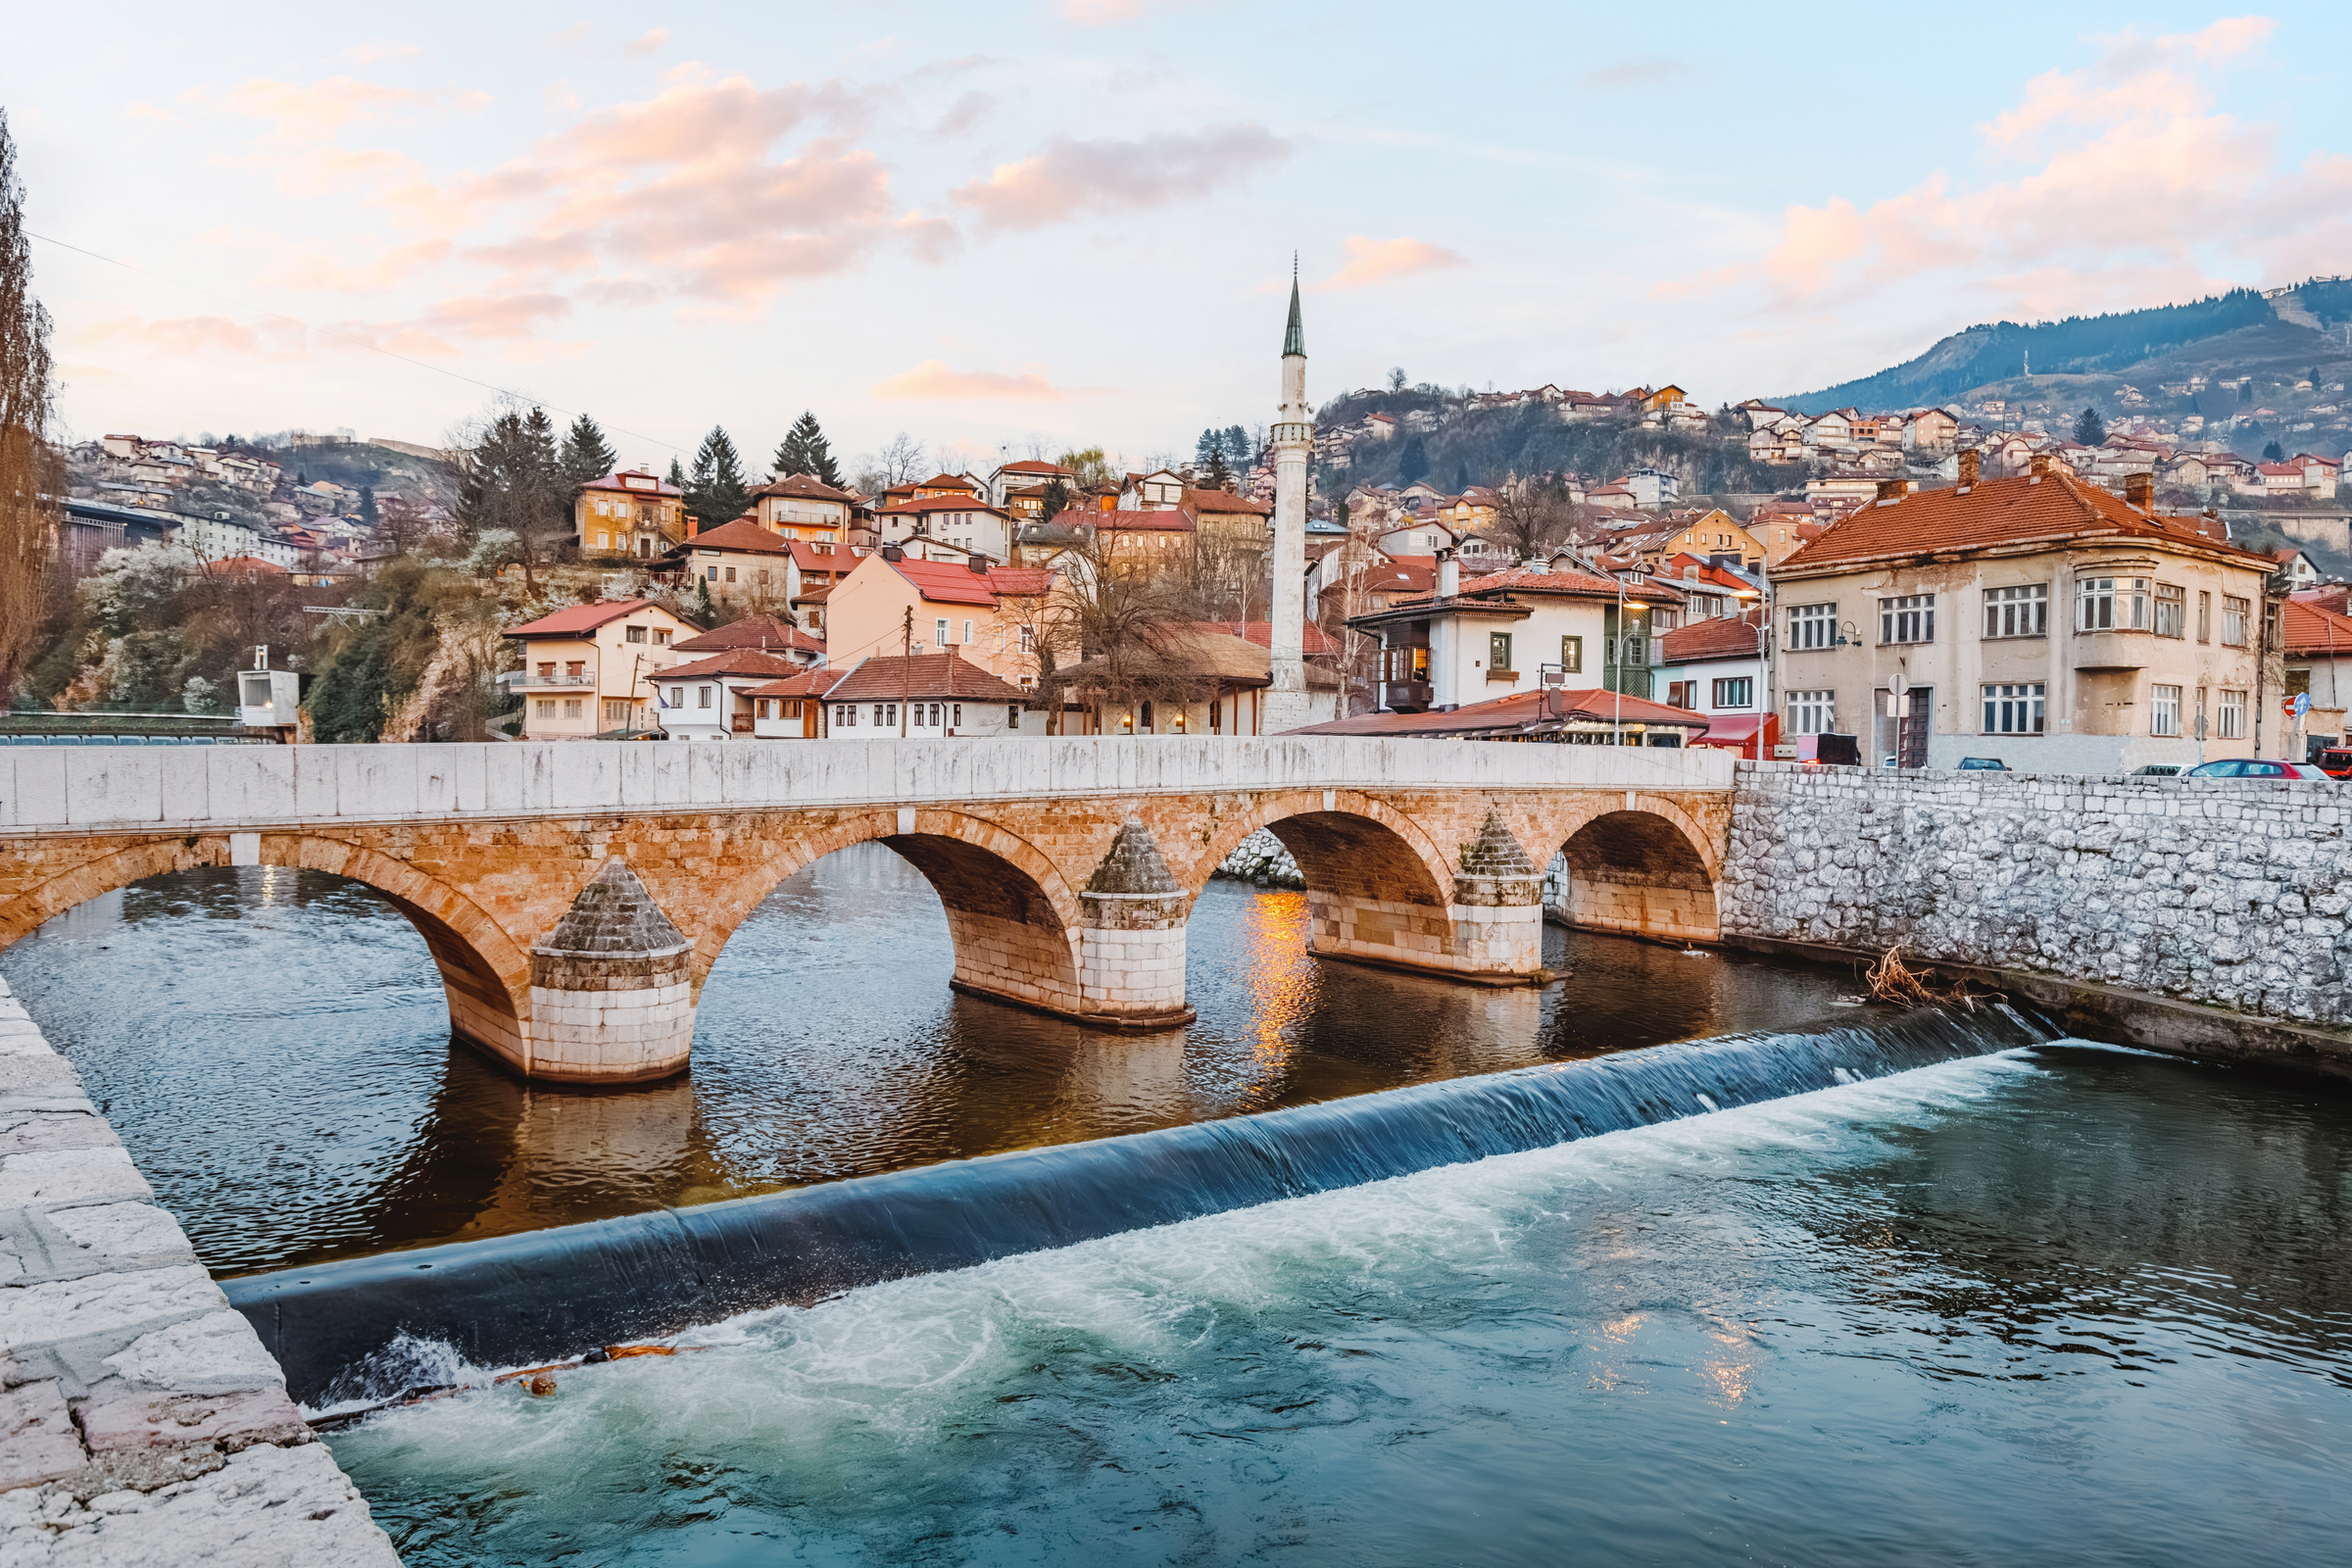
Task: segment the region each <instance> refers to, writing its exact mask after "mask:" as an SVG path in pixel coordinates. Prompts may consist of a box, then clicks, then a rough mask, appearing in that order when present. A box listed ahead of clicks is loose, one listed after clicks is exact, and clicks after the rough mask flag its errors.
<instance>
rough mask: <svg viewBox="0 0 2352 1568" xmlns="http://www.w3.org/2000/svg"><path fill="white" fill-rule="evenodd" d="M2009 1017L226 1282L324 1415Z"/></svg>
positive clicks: (1747, 1048) (2034, 1030) (1683, 1048)
mask: <svg viewBox="0 0 2352 1568" xmlns="http://www.w3.org/2000/svg"><path fill="white" fill-rule="evenodd" d="M2052 1038H2055V1031H2053V1030H2050V1029H2048V1028H2047V1027H2046V1026H2044V1025H2042V1024H2040V1023H2038V1022H2036V1021H2034V1020H2031V1019H2029V1018H2028V1017H2026V1016H2025V1015H2023V1014H2021V1013H2019V1012H2017V1011H2015V1010H2013V1009H2011V1008H2009V1007H2007V1006H2006V1005H1993V1006H1991V1007H1987V1008H1983V1009H1980V1010H1977V1011H1975V1012H1974V1013H1972V1014H1970V1015H1969V1016H1966V1017H1956V1016H1953V1015H1951V1014H1949V1013H1947V1012H1944V1011H1941V1010H1923V1011H1919V1012H1914V1013H1911V1014H1909V1015H1906V1016H1904V1017H1902V1018H1899V1019H1896V1020H1893V1021H1891V1022H1888V1023H1886V1024H1883V1025H1878V1026H1874V1027H1871V1028H1868V1029H1835V1030H1828V1031H1821V1032H1813V1033H1787V1034H1773V1035H1757V1036H1735V1037H1727V1038H1723V1039H1718V1040H1710V1041H1702V1042H1696V1043H1691V1044H1685V1045H1674V1046H1660V1047H1654V1048H1651V1049H1649V1050H1644V1051H1634V1052H1627V1053H1624V1054H1618V1055H1611V1056H1600V1057H1594V1058H1592V1059H1588V1060H1581V1061H1573V1062H1566V1063H1561V1064H1557V1065H1546V1066H1542V1067H1531V1068H1522V1069H1519V1070H1516V1071H1511V1072H1504V1073H1497V1074H1493V1075H1489V1076H1485V1077H1478V1078H1466V1079H1456V1080H1453V1081H1450V1082H1446V1083H1441V1084H1430V1085H1423V1086H1418V1087H1414V1088H1409V1089H1400V1090H1392V1091H1389V1092H1387V1093H1384V1094H1376V1095H1366V1096H1362V1097H1359V1098H1355V1099H1351V1100H1345V1101H1334V1102H1327V1103H1320V1104H1314V1105H1306V1106H1299V1107H1296V1108H1293V1109H1288V1110H1280V1111H1273V1112H1268V1113H1266V1114H1263V1115H1257V1116H1245V1117H1235V1118H1232V1119H1229V1120H1224V1121H1216V1122H1206V1123H1198V1124H1194V1125H1191V1126H1185V1127H1175V1128H1168V1129H1164V1130H1161V1131H1155V1132H1149V1133H1140V1134H1136V1135H1133V1136H1130V1137H1124V1138H1112V1139H1104V1140H1102V1141H1099V1142H1096V1143H1090V1144H1077V1145H1065V1146H1062V1147H1059V1148H1054V1149H1045V1150H1034V1151H1027V1152H1018V1153H1008V1154H999V1155H992V1156H989V1157H986V1158H981V1159H973V1160H964V1161H956V1162H953V1163H947V1164H940V1165H932V1166H925V1167H922V1168H919V1169H914V1170H906V1171H899V1172H894V1173H891V1174H888V1175H883V1176H873V1177H865V1178H860V1179H857V1180H851V1181H844V1182H838V1183H833V1184H830V1185H826V1186H820V1187H814V1188H808V1189H803V1190H801V1191H798V1192H792V1193H784V1194H779V1195H775V1196H773V1197H764V1198H753V1199H743V1200H738V1201H731V1202H721V1203H712V1204H708V1205H705V1206H701V1207H693V1208H679V1209H662V1210H660V1211H657V1212H653V1213H647V1214H641V1215H632V1216H629V1217H627V1218H622V1219H614V1220H605V1221H599V1222H597V1223H594V1224H588V1225H577V1226H569V1227H564V1228H560V1229H553V1230H544V1231H537V1232H532V1233H530V1234H527V1235H521V1236H515V1237H507V1238H502V1239H498V1240H494V1241H484V1242H474V1243H467V1244H463V1245H459V1246H450V1247H438V1248H430V1249H424V1250H416V1251H405V1252H395V1253H390V1254H384V1255H379V1256H375V1257H368V1258H356V1259H352V1260H349V1261H344V1262H335V1263H325V1264H319V1265H314V1266H310V1267H305V1268H298V1269H289V1270H284V1271H280V1272H277V1273H272V1274H264V1275H256V1276H251V1277H248V1278H244V1279H237V1280H230V1281H227V1282H225V1284H224V1286H223V1289H224V1290H225V1291H226V1293H227V1295H228V1298H229V1300H230V1302H231V1304H233V1305H234V1306H235V1307H236V1308H237V1309H238V1310H239V1311H241V1312H243V1313H244V1314H245V1316H246V1317H247V1318H248V1319H249V1320H250V1321H251V1322H252V1324H253V1325H254V1328H255V1329H256V1331H257V1332H258V1333H259V1335H260V1337H261V1340H262V1343H263V1344H264V1345H265V1346H266V1347H267V1348H269V1349H270V1353H271V1354H272V1355H274V1356H275V1357H276V1358H277V1361H278V1363H279V1364H280V1365H281V1366H282V1367H283V1368H284V1370H285V1373H286V1378H287V1386H288V1389H289V1391H290V1392H291V1393H292V1394H293V1395H294V1397H297V1398H299V1399H302V1400H303V1401H305V1402H306V1403H309V1404H311V1405H313V1406H314V1407H316V1406H319V1405H320V1404H323V1403H328V1402H334V1401H341V1400H348V1399H359V1398H365V1397H384V1396H388V1395H393V1394H397V1393H399V1392H400V1389H401V1385H402V1382H403V1373H402V1361H401V1357H400V1356H399V1355H398V1353H397V1351H396V1349H395V1348H396V1347H397V1346H398V1345H399V1344H400V1343H402V1341H403V1340H404V1337H406V1338H410V1339H416V1340H425V1341H437V1342H441V1343H444V1344H446V1345H448V1346H449V1347H450V1348H452V1349H454V1350H455V1351H456V1352H457V1353H458V1354H459V1355H461V1356H463V1357H464V1358H465V1359H466V1361H467V1362H470V1363H472V1364H475V1365H483V1366H496V1365H507V1364H516V1363H522V1362H527V1361H532V1360H552V1359H560V1358H564V1357H568V1356H573V1355H578V1354H582V1353H584V1352H586V1351H588V1350H591V1349H593V1348H596V1347H599V1346H602V1345H608V1344H613V1343H617V1342H621V1341H627V1340H640V1339H649V1338H660V1337H664V1336H668V1335H672V1334H676V1333H679V1332H681V1331H682V1330H685V1329H687V1328H690V1327H692V1326H694V1325H696V1324H701V1323H709V1322H712V1321H715V1320H717V1319H720V1318H723V1317H727V1316H731V1315H733V1314H736V1313H740V1312H746V1311H752V1310H757V1309H760V1308H764V1307H770V1306H776V1305H781V1304H786V1303H807V1302H809V1301H813V1300H816V1299H821V1298H823V1297H826V1296H829V1295H832V1294H835V1293H838V1292H841V1291H845V1290H851V1289H855V1288H857V1287H859V1286H863V1285H870V1284H875V1283H879V1282H881V1281H885V1280H891V1279H899V1278H905V1277H907V1276H909V1275H914V1274H922V1273H930V1272H936V1271H940V1270H946V1269H956V1268H966V1267H971V1266H973V1265H975V1264H979V1263H984V1262H987V1261H990V1260H991V1259H995V1258H1000V1257H1006V1256H1011V1255H1014V1254H1017V1253H1022V1252H1030V1251H1038V1250H1047V1249H1052V1248H1058V1247H1067V1246H1070V1245H1072V1244H1074V1243H1078V1242H1084V1241H1090V1240H1094V1239H1097V1238H1100V1237H1104V1236H1110V1235H1115V1234H1118V1233H1121V1232H1125V1231H1132V1230H1138V1229H1144V1228H1147V1227H1152V1226H1157V1225H1167V1224H1173V1223H1176V1222H1179V1221H1182V1220H1189V1219H1198V1218H1201V1217H1202V1216H1204V1215H1210V1214H1216V1213H1222V1212H1227V1211H1230V1210H1233V1209H1238V1208H1244V1207H1250V1206H1253V1205H1256V1204H1261V1203H1268V1202H1274V1201H1280V1200H1283V1199H1290V1198H1299V1197H1304V1196H1308V1195H1311V1194H1315V1193H1324V1192H1331V1191H1335V1190H1337V1189H1341V1188H1346V1187H1352V1186H1357V1185H1361V1184H1363V1183H1366V1182H1374V1181H1381V1180H1385V1179H1388V1178H1391V1177H1396V1176H1403V1175H1409V1174H1411V1173H1413V1172H1416V1171H1422V1170H1428V1169H1431V1168H1434V1167H1437V1166H1441V1165H1451V1164H1459V1163H1463V1162H1467V1161H1471V1160H1477V1159H1484V1158H1487V1157H1489V1156H1491V1155H1495V1154H1506V1153H1516V1152H1525V1151H1530V1150H1537V1149H1544V1148H1548V1147H1551V1146H1554V1145H1557V1144H1561V1143H1565V1142H1569V1141H1571V1140H1575V1139H1579V1138H1588V1137H1593V1136H1596V1135H1598V1134H1602V1133H1609V1132H1618V1131H1624V1130H1627V1129H1630V1128H1635V1127H1642V1126H1650V1125H1655V1124H1657V1123H1661V1122H1667V1121H1673V1120H1676V1119H1679V1118H1682V1117H1687V1116H1693V1115H1701V1114H1706V1113H1708V1112H1710V1111H1714V1110H1718V1109H1727V1108H1730V1107H1733V1106H1738V1105H1752V1104H1758V1103H1764V1102H1767V1101H1772V1100H1777V1099H1782V1098H1785V1097H1787V1096H1789V1095H1796V1094H1803V1093H1807V1092H1809V1091H1813V1090H1819V1089H1827V1088H1832V1087H1835V1086H1837V1085H1840V1084H1849V1083H1855V1082H1859V1081H1862V1080H1864V1079H1870V1078H1877V1077H1884V1076H1886V1075H1887V1074H1890V1073H1896V1072H1902V1071H1907V1070H1910V1069H1912V1068H1916V1067H1924V1066H1928V1065H1932V1064H1934V1063H1936V1062H1943V1061H1952V1060H1957V1059H1961V1058H1964V1057H1968V1056H1975V1055H1983V1054H1989V1053H1993V1052H1998V1051H2004V1050H2011V1049H2015V1048H2018V1047H2022V1046H2029V1045H2034V1044H2037V1043H2041V1042H2044V1041H2047V1040H2049V1039H2052Z"/></svg>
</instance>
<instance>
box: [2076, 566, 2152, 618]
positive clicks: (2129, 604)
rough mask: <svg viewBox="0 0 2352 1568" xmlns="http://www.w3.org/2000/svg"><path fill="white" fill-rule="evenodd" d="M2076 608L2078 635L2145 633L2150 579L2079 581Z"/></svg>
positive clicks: (2085, 578)
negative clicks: (2095, 632)
mask: <svg viewBox="0 0 2352 1568" xmlns="http://www.w3.org/2000/svg"><path fill="white" fill-rule="evenodd" d="M2075 605H2076V609H2075V629H2076V630H2077V631H2146V630H2147V629H2148V579H2147V578H2145V577H2079V578H2077V579H2076V581H2075Z"/></svg>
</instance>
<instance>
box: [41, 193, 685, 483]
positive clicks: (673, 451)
mask: <svg viewBox="0 0 2352 1568" xmlns="http://www.w3.org/2000/svg"><path fill="white" fill-rule="evenodd" d="M25 234H26V235H28V236H29V237H31V238H33V239H37V240H39V241H40V242H41V243H42V244H44V245H54V246H56V247H57V248H58V249H59V250H61V251H72V252H73V254H74V255H76V256H87V257H88V258H89V259H90V260H91V261H93V262H104V263H106V265H107V266H109V267H120V268H122V269H123V270H124V271H126V272H136V273H138V274H139V275H140V276H142V277H152V278H154V279H155V280H156V281H157V282H159V283H170V284H172V286H173V287H174V288H184V289H186V290H187V291H188V292H189V293H191V294H201V295H203V296H204V297H205V298H206V299H212V300H219V301H220V302H221V304H223V305H233V306H235V307H236V308H237V309H238V310H240V311H256V312H259V313H260V314H261V315H263V316H266V317H273V318H275V319H278V320H281V321H292V322H293V323H294V324H295V325H296V326H299V327H301V328H302V329H303V330H304V331H306V332H316V333H318V334H319V335H320V336H321V337H329V338H333V339H334V340H335V341H336V342H338V343H348V344H350V345H351V346H352V347H354V348H361V349H366V350H368V352H369V353H370V354H381V355H382V356H383V357H384V358H385V359H388V360H398V361H399V362H400V363H401V364H403V365H413V366H415V367H416V368H417V369H419V370H430V371H432V372H433V373H434V374H435V375H446V376H448V377H449V378H450V379H451V380H453V381H463V382H465V383H466V385H467V386H478V387H480V388H481V389H482V390H483V391H485V392H495V393H497V394H498V395H499V396H500V397H506V398H514V399H515V400H516V401H517V402H521V403H528V404H531V405H533V406H535V407H537V408H542V409H550V410H553V411H554V412H555V413H557V414H568V415H570V416H571V417H574V418H577V417H579V414H580V411H579V410H577V409H562V408H557V407H556V405H555V404H553V403H550V402H548V401H547V400H546V399H544V398H535V397H530V396H527V395H526V394H524V393H521V392H517V391H515V389H514V388H513V387H504V386H497V385H494V384H492V383H491V382H488V381H477V380H475V379H474V378H473V377H472V376H470V375H465V374H461V373H460V372H458V371H456V370H453V369H450V368H447V367H446V366H440V365H428V364H426V363H425V362H424V361H422V360H413V359H411V358H409V357H408V356H407V355H406V354H395V353H394V352H393V351H392V350H390V349H388V348H384V347H382V346H381V345H379V344H374V343H370V342H368V340H367V339H366V338H360V337H353V336H352V335H351V334H350V333H348V332H338V331H336V330H335V329H334V328H332V327H328V326H314V325H312V324H311V323H310V322H309V321H306V320H304V319H302V318H301V317H299V316H289V315H287V314H286V313H285V312H283V311H273V310H270V309H269V308H268V307H267V306H261V305H255V304H253V303H251V302H250V301H247V300H241V299H238V298H236V297H235V296H234V295H229V294H222V293H221V292H220V291H219V290H217V289H209V288H205V287H203V286H202V285H200V284H196V283H190V282H188V281H187V280H186V279H184V278H177V277H168V276H166V275H165V274H164V273H162V272H157V271H151V270H148V269H147V268H144V267H138V266H134V265H133V264H131V263H129V262H124V261H118V260H116V259H115V258H114V257H112V256H101V255H99V254H98V253H97V252H96V251H93V250H85V249H83V248H82V247H81V246H79V245H69V244H67V243H66V242H65V241H64V240H62V239H51V238H50V237H49V236H48V235H46V234H35V233H33V231H32V230H31V229H29V228H28V229H26V230H25ZM613 429H615V430H618V431H619V432H620V433H621V434H622V435H625V436H628V437H630V438H631V439H632V440H637V441H643V442H646V443H648V444H649V445H652V446H657V447H660V448H661V449H662V451H664V452H667V453H668V454H669V455H670V456H671V457H673V458H674V457H677V456H679V455H680V454H682V453H683V452H684V451H685V450H686V449H685V448H684V447H681V446H679V445H677V444H676V443H674V442H670V441H664V440H662V438H661V437H659V436H651V435H646V434H644V433H643V432H641V431H637V430H627V429H622V428H621V426H619V425H617V424H616V425H614V426H613Z"/></svg>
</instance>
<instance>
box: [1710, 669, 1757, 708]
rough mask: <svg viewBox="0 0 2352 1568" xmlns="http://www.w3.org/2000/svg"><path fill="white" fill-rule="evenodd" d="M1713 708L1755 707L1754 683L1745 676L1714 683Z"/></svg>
mask: <svg viewBox="0 0 2352 1568" xmlns="http://www.w3.org/2000/svg"><path fill="white" fill-rule="evenodd" d="M1715 706H1716V707H1717V708H1719V709H1721V708H1753V707H1755V706H1756V683H1755V681H1754V679H1753V678H1751V677H1749V676H1746V675H1735V676H1732V677H1730V678H1729V679H1725V680H1719V681H1717V682H1716V683H1715Z"/></svg>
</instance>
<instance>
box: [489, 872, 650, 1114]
mask: <svg viewBox="0 0 2352 1568" xmlns="http://www.w3.org/2000/svg"><path fill="white" fill-rule="evenodd" d="M693 953H694V943H693V941H692V939H690V938H689V937H687V935H686V934H685V933H684V932H682V931H680V930H679V929H678V928H677V927H676V926H675V925H672V924H671V923H670V921H669V917H668V916H667V915H664V914H663V913H662V910H661V907H659V906H658V905H656V904H655V903H654V900H653V896H652V895H651V894H649V893H647V892H646V891H645V884H644V883H643V882H640V881H639V880H638V879H637V873H636V872H634V871H632V870H630V869H629V865H628V862H627V861H625V860H622V859H619V858H613V859H611V860H607V861H606V862H605V865H604V869H602V870H600V871H598V872H597V873H596V875H595V876H594V877H592V878H590V879H589V882H588V885H587V886H586V887H584V888H582V889H580V892H579V896H578V897H577V898H575V899H573V900H572V903H571V907H570V908H569V909H567V910H565V911H564V918H563V920H562V921H560V922H559V923H558V924H557V926H556V928H555V930H554V931H552V932H550V933H548V938H547V940H546V941H545V942H544V943H542V944H540V945H539V946H537V947H535V948H533V949H531V1016H530V1020H529V1022H528V1024H527V1026H526V1027H527V1031H528V1038H527V1040H526V1042H525V1044H526V1049H527V1051H528V1055H527V1056H526V1057H525V1059H524V1060H523V1061H521V1062H520V1063H518V1064H517V1065H519V1066H520V1067H521V1069H522V1071H523V1073H524V1074H525V1075H526V1076H528V1077H532V1078H543V1079H548V1080H550V1081H553V1082H556V1083H608V1084H625V1083H642V1082H645V1081H646V1080H648V1079H653V1078H666V1077H668V1076H670V1075H671V1074H672V1073H676V1072H682V1071H684V1070H685V1067H686V1059H687V1056H688V1054H689V1053H690V1052H691V1051H692V1049H693V1046H694V979H693V975H692V973H691V972H690V970H689V967H688V965H689V961H690V959H691V958H692V956H693Z"/></svg>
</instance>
